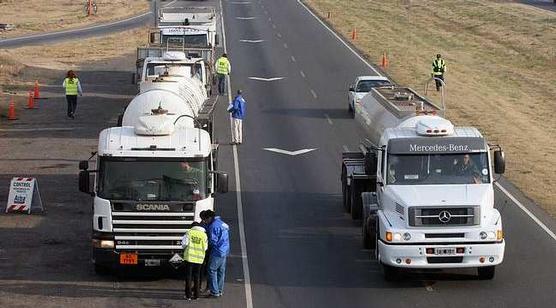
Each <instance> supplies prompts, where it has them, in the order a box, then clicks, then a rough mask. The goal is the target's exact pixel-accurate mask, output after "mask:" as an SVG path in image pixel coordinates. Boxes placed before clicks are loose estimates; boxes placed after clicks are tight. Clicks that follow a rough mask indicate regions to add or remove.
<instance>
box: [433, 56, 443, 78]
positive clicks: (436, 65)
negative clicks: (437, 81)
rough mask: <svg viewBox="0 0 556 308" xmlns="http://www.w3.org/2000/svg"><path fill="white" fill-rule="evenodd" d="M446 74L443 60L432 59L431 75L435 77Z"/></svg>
mask: <svg viewBox="0 0 556 308" xmlns="http://www.w3.org/2000/svg"><path fill="white" fill-rule="evenodd" d="M444 72H446V63H445V62H444V59H434V60H433V61H432V74H433V75H435V76H439V75H443V74H444Z"/></svg>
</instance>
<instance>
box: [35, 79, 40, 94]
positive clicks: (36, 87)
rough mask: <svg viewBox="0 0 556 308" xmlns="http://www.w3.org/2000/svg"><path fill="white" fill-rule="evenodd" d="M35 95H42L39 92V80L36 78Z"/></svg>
mask: <svg viewBox="0 0 556 308" xmlns="http://www.w3.org/2000/svg"><path fill="white" fill-rule="evenodd" d="M34 92H35V93H34V97H35V98H39V97H40V93H39V81H38V80H35V89H34Z"/></svg>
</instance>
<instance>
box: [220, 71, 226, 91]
mask: <svg viewBox="0 0 556 308" xmlns="http://www.w3.org/2000/svg"><path fill="white" fill-rule="evenodd" d="M224 93H226V75H224V74H218V94H224Z"/></svg>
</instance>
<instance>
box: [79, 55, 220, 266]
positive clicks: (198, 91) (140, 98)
mask: <svg viewBox="0 0 556 308" xmlns="http://www.w3.org/2000/svg"><path fill="white" fill-rule="evenodd" d="M179 50H180V51H164V52H163V51H162V50H160V51H161V52H160V54H156V55H155V56H149V55H147V56H145V57H143V58H141V59H138V65H137V67H138V72H140V73H139V74H138V78H137V79H138V82H139V93H138V94H137V95H136V96H135V98H133V100H132V101H131V102H130V103H129V104H128V106H127V107H126V109H125V112H124V113H123V115H122V116H121V117H120V119H119V123H118V124H119V126H118V127H111V128H107V129H104V130H103V131H101V133H100V135H99V143H98V151H97V153H96V155H97V160H96V166H95V168H94V170H89V162H88V161H82V162H80V166H79V167H80V169H81V172H80V174H79V189H80V190H81V191H83V192H86V193H89V194H90V195H91V196H93V219H92V220H93V221H92V228H93V232H92V262H93V264H94V266H95V270H96V271H97V272H106V271H107V270H110V269H113V268H115V267H118V266H128V267H129V266H163V265H165V264H168V263H169V262H170V260H171V259H172V258H175V257H176V255H178V256H179V255H181V254H182V252H183V249H182V247H181V243H180V239H181V237H182V236H183V234H184V233H185V231H186V230H187V229H188V228H189V226H190V225H191V223H192V222H193V221H194V220H196V221H199V214H200V212H201V211H203V210H208V209H210V210H213V209H214V203H215V200H214V197H215V193H216V192H220V193H225V192H227V189H228V177H227V174H226V173H223V172H219V171H217V151H218V146H217V144H214V143H213V136H212V127H213V110H214V107H215V105H216V96H215V95H212V91H211V75H212V74H211V63H209V62H208V61H207V59H206V58H205V57H206V54H202V53H200V54H199V53H196V52H191V49H188V48H187V47H182V48H180V49H179ZM194 50H195V51H197V50H198V49H194ZM205 51H206V49H205ZM209 51H210V50H209ZM91 173H94V175H95V176H94V183H93V185H92V187H91V184H90V174H91Z"/></svg>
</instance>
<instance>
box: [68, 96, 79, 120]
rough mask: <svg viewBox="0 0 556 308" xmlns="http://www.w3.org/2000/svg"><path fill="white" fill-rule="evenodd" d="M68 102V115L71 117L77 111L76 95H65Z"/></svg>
mask: <svg viewBox="0 0 556 308" xmlns="http://www.w3.org/2000/svg"><path fill="white" fill-rule="evenodd" d="M66 101H67V102H68V117H71V116H72V115H74V114H75V112H76V111H77V95H66Z"/></svg>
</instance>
